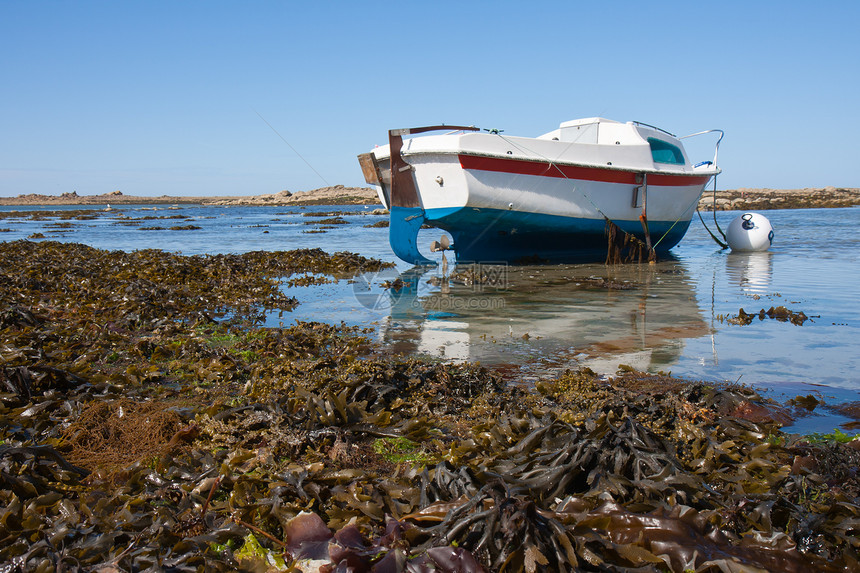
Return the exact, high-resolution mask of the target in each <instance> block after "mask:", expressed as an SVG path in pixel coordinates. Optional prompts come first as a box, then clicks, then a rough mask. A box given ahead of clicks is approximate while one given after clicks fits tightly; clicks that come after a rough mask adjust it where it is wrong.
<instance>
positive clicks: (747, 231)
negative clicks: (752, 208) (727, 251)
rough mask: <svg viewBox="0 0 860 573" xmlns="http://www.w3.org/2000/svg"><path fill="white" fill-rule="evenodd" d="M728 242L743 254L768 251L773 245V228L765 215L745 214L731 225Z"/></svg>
mask: <svg viewBox="0 0 860 573" xmlns="http://www.w3.org/2000/svg"><path fill="white" fill-rule="evenodd" d="M726 242H728V244H729V246H730V247H731V248H732V250H733V251H738V252H741V253H749V252H758V251H766V250H768V249H769V248H770V245H771V244H772V243H773V227H772V226H771V224H770V221H768V220H767V217H765V216H764V215H759V214H758V213H744V214H743V215H741V216H740V217H737V218H736V219H735V220H734V221H732V222H731V223H730V224H729V228H728V230H726Z"/></svg>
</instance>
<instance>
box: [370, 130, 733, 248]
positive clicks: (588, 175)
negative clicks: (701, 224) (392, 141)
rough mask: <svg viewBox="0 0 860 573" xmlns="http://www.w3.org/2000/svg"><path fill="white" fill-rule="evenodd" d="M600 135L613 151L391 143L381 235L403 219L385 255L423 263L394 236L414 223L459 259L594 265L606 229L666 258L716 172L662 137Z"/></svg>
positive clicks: (507, 143)
mask: <svg viewBox="0 0 860 573" xmlns="http://www.w3.org/2000/svg"><path fill="white" fill-rule="evenodd" d="M603 121H608V120H603ZM562 125H563V126H564V125H565V124H562ZM608 126H609V127H611V128H612V129H614V130H615V131H616V132H617V133H612V132H611V131H612V130H611V129H608V128H605V130H608V131H610V135H611V136H612V137H613V138H615V137H617V138H618V140H617V141H616V143H617V145H606V144H605V143H604V144H600V143H582V142H576V141H559V140H557V139H555V138H548V137H546V136H543V137H542V138H511V137H500V136H499V135H496V134H482V133H466V134H456V135H455V134H448V135H440V136H429V137H424V138H413V139H410V140H407V141H406V142H403V144H402V149H401V148H400V147H399V144H400V142H397V145H396V147H395V148H394V149H395V160H394V162H395V163H396V164H397V165H398V166H399V167H398V168H397V169H396V172H397V173H399V175H398V176H397V177H395V178H394V179H397V180H398V181H400V185H402V187H404V188H406V191H407V193H403V192H400V193H398V191H397V189H398V187H397V185H396V184H395V183H396V181H395V182H393V181H392V175H391V163H392V160H391V147H390V146H386V147H385V148H380V149H379V150H377V151H376V152H375V154H374V160H375V165H376V170H377V173H378V177H377V178H376V182H377V183H378V190H379V194H380V200H381V201H383V203H385V204H386V206H387V207H389V208H390V209H391V210H392V227H394V226H396V225H400V226H401V227H403V225H401V223H402V220H405V221H407V223H406V227H408V229H407V228H406V227H403V228H402V229H401V231H397V230H396V229H395V230H392V234H391V242H392V247H393V248H394V249H395V253H397V254H398V256H401V258H404V259H405V260H410V258H412V259H416V258H417V257H422V258H423V255H420V254H417V257H416V253H417V251H415V250H414V249H413V248H412V245H411V244H408V245H406V246H405V247H404V237H406V241H407V242H408V241H409V240H412V241H413V242H414V240H415V239H414V238H412V235H413V233H414V234H417V227H416V219H420V220H421V221H420V222H421V223H426V224H429V225H431V226H435V227H439V228H441V229H444V230H446V231H448V232H449V233H450V234H451V235H452V237H453V239H454V242H453V244H454V250H455V251H456V254H457V258H458V260H460V261H467V260H468V261H507V262H516V261H519V260H523V259H527V260H546V261H561V260H567V261H577V260H596V259H597V258H599V257H601V256H605V255H606V252H607V238H606V233H605V229H606V225H607V221H611V222H612V223H614V224H615V225H616V226H617V227H618V228H620V229H621V230H623V231H624V232H625V233H629V234H631V235H634V236H636V237H638V238H639V239H640V240H642V241H647V242H648V245H649V247H653V248H654V249H655V250H656V251H666V250H668V249H671V248H672V247H673V246H675V245H676V244H677V243H678V242H679V241H680V240H681V239H682V238H683V236H684V234H685V233H686V230H687V228H688V226H689V223H690V219H691V217H692V215H693V213H694V212H695V210H696V206H697V204H698V200H699V197H700V196H701V194H702V191H703V189H704V187H705V185H706V184H707V183H708V181H709V180H710V179H711V178H712V177H713V176H714V175H716V174H717V173H718V172H719V170H718V169H716V168H715V167H711V166H710V162H707V164H705V165H703V166H700V167H693V166H691V165H690V163H689V161H688V160H687V158H686V155H685V153H684V151H683V148H682V147H681V145H680V142H679V141H678V140H677V139H675V138H674V137H671V136H669V135H668V134H665V132H659V131H658V130H655V129H653V128H648V127H646V128H642V127H640V126H638V125H633V124H618V123H617V122H608ZM622 128H623V129H622ZM406 131H408V130H406ZM392 133H394V132H392ZM631 133H632V135H631ZM652 134H657V135H660V138H661V139H660V140H659V143H660V145H663V144H666V145H670V146H672V147H673V149H674V150H675V152H676V155H675V159H674V160H675V161H677V163H676V164H672V165H666V164H662V163H659V162H656V161H655V160H654V158H655V157H657V156H656V155H655V154H654V153H653V144H650V146H649V143H650V142H651V141H652V140H656V136H653V137H652ZM548 135H553V133H551V134H548ZM646 136H647V139H646ZM398 137H399V136H398ZM624 137H627V138H628V140H629V141H626V140H625V141H626V145H622V140H623V139H624ZM550 157H552V158H554V159H552V160H550V159H549V158H550ZM586 160H587V162H586ZM366 177H367V174H366ZM370 180H371V179H370V178H368V181H370ZM410 185H413V186H414V189H409V186H410ZM392 191H393V193H392ZM409 193H412V194H411V195H410V194H409ZM404 197H405V198H404ZM398 249H399V250H400V252H398ZM415 249H417V246H415ZM410 253H411V254H410ZM403 255H406V256H403ZM425 260H426V259H425ZM410 262H416V263H417V262H423V261H422V260H420V259H418V260H412V261H410Z"/></svg>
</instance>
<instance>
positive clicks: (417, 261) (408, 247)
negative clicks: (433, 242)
mask: <svg viewBox="0 0 860 573" xmlns="http://www.w3.org/2000/svg"><path fill="white" fill-rule="evenodd" d="M424 221H425V219H424V210H423V209H422V208H421V207H395V206H393V205H392V206H391V218H390V223H389V225H388V242H389V243H390V244H391V249H392V250H393V251H394V254H395V255H397V256H398V258H400V259H402V260H404V261H406V262H407V263H411V264H413V265H422V266H424V265H435V264H436V263H434V262H433V261H431V260H430V259H428V258H427V257H425V256H424V255H422V254H421V253H420V252H419V251H418V231H419V230H420V229H421V225H423V224H424Z"/></svg>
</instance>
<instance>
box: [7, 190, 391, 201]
mask: <svg viewBox="0 0 860 573" xmlns="http://www.w3.org/2000/svg"><path fill="white" fill-rule="evenodd" d="M378 202H379V199H378V197H377V195H376V191H375V190H374V189H371V188H369V187H344V186H343V185H334V186H331V187H321V188H319V189H313V190H311V191H297V192H295V193H292V192H290V191H281V192H279V193H271V194H264V195H248V196H232V197H190V196H188V197H186V196H172V195H161V196H159V197H141V196H135V195H125V194H124V193H123V192H122V191H113V192H112V193H103V194H101V195H78V194H77V193H76V192H74V191H73V192H71V193H63V194H61V195H42V194H38V193H30V194H28V195H18V196H17V197H0V205H3V206H36V205H48V206H54V205H142V204H145V205H274V206H282V205H373V204H376V203H378Z"/></svg>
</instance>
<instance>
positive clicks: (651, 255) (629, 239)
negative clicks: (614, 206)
mask: <svg viewBox="0 0 860 573" xmlns="http://www.w3.org/2000/svg"><path fill="white" fill-rule="evenodd" d="M496 135H498V136H499V137H501V138H502V139H504V140H505V141H506V142H507V143H508V144H509V145H511V146H512V147H515V148H517V149H519V150H520V151H523V152H525V153H531V154H533V155H536V156H537V157H539V158H541V159H543V160H544V161H546V162H547V163H549V165H550V167H553V168H555V169H556V171H558V172H559V173H561V176H562V177H564V178H565V179H567V180H568V181H573V180H572V179H571V178H570V177H568V176H567V173H565V172H564V171H563V170H562V169H561V167H559V166H558V165H557V164H556V162H555V161H553V160H552V159H550V158H549V157H546V156H544V155H541V154H540V153H538V152H537V151H534V150H531V149H528V148H526V147H524V146H520V145H517V144H516V143H514V142H513V141H511V140H510V139H508V138H507V137H505V136H504V135H502V134H500V133H497V134H496ZM568 147H569V146H568ZM573 190H574V192H577V191H578V192H579V193H580V194H582V196H583V197H585V200H586V201H588V202H589V203H591V206H592V207H594V210H595V211H597V212H598V213H600V214H601V215H603V218H604V219H605V220H606V223H607V226H606V231H605V233H604V234H605V235H606V236H607V239H608V241H609V244H608V246H607V252H606V264H612V262H620V258H621V257H620V254H618V255H614V254H613V252H612V251H613V249H618V248H619V247H617V241H616V236H617V235H616V233H617V232H618V231H621V232H622V233H624V235H625V240H624V242H623V245H622V248H623V246H631V253H630V255H628V258H627V260H628V261H629V260H632V257H633V251H634V250H635V251H636V252H638V253H639V261H640V262H641V261H642V253H641V249H642V248H644V249H646V251H647V250H648V247H647V246H646V245H645V243H642V241H640V240H639V239H638V238H637V237H636V235H634V234H632V233H628V232H627V231H625V230H624V229H622V228H621V227H619V226H618V224H617V223H616V222H615V221H613V220H612V219H611V218H610V217H609V216H608V215H607V214H606V213H604V212H603V210H602V209H601V208H600V207H598V206H597V205H596V204H595V203H594V201H592V200H591V197H589V196H588V193H586V192H585V191H583V190H582V189H580V188H579V187H577V186H576V185H573ZM696 201H698V198H696ZM678 220H680V217H679V218H678ZM677 222H678V221H677V220H676V221H675V223H677ZM609 225H612V227H611V228H610V227H609ZM674 226H675V224H674V223H673V224H672V227H674ZM672 227H669V230H672ZM668 233H669V231H666V233H664V234H663V237H665V236H666V234H668ZM663 237H660V241H662V240H663ZM660 241H657V243H658V244H659V242H660ZM637 243H641V244H642V247H639V246H638V245H637ZM613 245H616V246H614V247H613ZM656 246H657V245H656V244H655V245H654V246H652V247H650V252H648V260H649V261H656V260H657V251H655V250H654V247H656ZM634 247H635V248H634Z"/></svg>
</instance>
